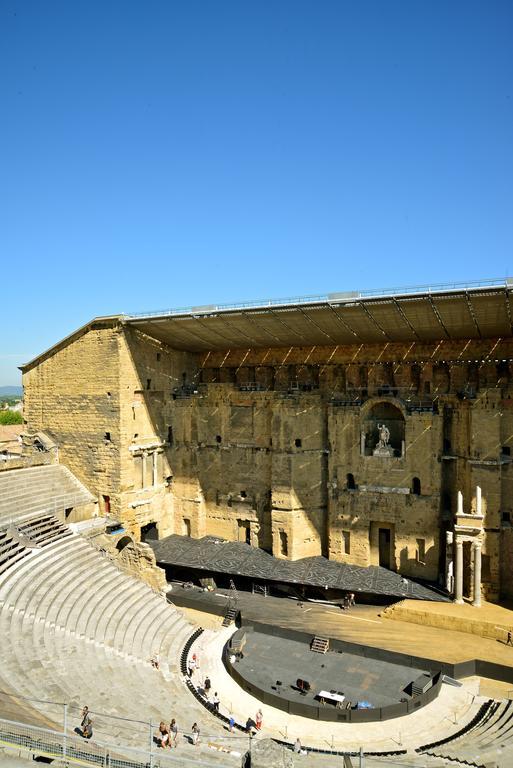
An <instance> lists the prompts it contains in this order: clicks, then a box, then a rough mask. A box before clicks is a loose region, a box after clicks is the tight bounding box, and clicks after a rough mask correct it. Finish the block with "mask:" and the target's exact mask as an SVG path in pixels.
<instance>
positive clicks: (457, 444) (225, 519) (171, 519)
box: [22, 280, 513, 602]
mask: <svg viewBox="0 0 513 768" xmlns="http://www.w3.org/2000/svg"><path fill="white" fill-rule="evenodd" d="M512 315H513V284H512V282H511V281H508V280H506V281H489V282H488V283H480V284H475V285H455V286H438V287H435V288H430V289H423V288H419V289H408V290H404V291H399V292H388V293H387V292H380V293H378V292H376V293H375V294H373V293H368V294H359V293H356V294H353V293H351V294H331V295H327V296H319V297H309V298H306V299H293V300H284V301H271V302H268V303H266V304H258V303H256V302H255V303H254V304H241V305H234V306H222V307H220V306H208V307H199V308H198V307H197V308H189V309H182V310H170V311H167V312H160V313H150V314H145V315H140V316H135V315H128V316H127V315H120V316H112V317H101V318H96V319H94V320H92V321H91V322H90V323H88V324H87V325H85V326H83V327H82V328H80V329H79V330H77V331H76V332H75V333H73V334H72V335H70V336H68V337H67V338H65V339H63V340H62V341H60V342H59V343H58V344H56V345H55V346H54V347H52V348H51V349H50V350H48V351H46V352H44V353H42V354H41V355H39V356H38V357H37V358H35V359H34V360H32V361H31V362H29V363H27V364H26V365H24V366H22V371H23V383H24V387H25V401H24V403H25V418H26V429H27V431H28V432H29V433H30V432H45V433H47V434H49V435H50V436H51V438H52V439H54V440H55V441H56V443H57V444H58V446H59V460H60V462H61V463H63V464H65V465H66V466H68V467H69V469H70V470H71V471H72V472H73V473H74V474H75V475H76V476H77V477H78V478H79V479H80V480H81V481H82V482H83V483H84V484H85V485H86V486H87V487H88V488H89V489H90V491H91V492H92V493H94V494H96V495H97V497H98V500H99V505H100V512H101V513H102V514H106V515H111V516H113V517H116V518H117V519H118V520H120V521H121V522H122V523H123V525H124V527H125V528H126V529H127V530H128V532H129V533H131V534H132V535H133V537H134V538H135V539H136V540H139V539H143V540H145V539H148V538H157V537H158V538H162V537H165V536H168V535H170V534H174V533H176V534H181V535H188V536H192V537H196V538H200V537H203V536H205V535H215V536H220V537H223V538H225V539H228V540H236V541H245V542H247V543H249V544H250V545H252V546H255V547H257V546H258V547H261V548H263V549H265V550H267V551H269V552H272V553H273V554H274V555H275V556H276V557H278V558H288V559H292V560H295V559H298V558H303V557H311V556H316V555H321V554H322V555H325V556H326V557H328V558H330V559H332V560H336V561H340V562H346V563H352V564H355V565H362V566H367V565H381V566H384V567H386V568H390V569H392V570H397V571H398V572H399V573H401V574H404V575H405V576H408V577H413V578H419V579H426V580H431V581H438V582H439V583H441V584H443V585H445V584H447V585H448V586H449V588H450V590H451V591H452V590H453V589H454V590H456V598H458V599H459V598H460V597H461V595H463V596H468V597H471V598H474V600H475V602H478V601H479V597H480V593H481V591H482V593H483V595H484V596H486V597H487V598H488V599H491V600H497V599H499V598H501V597H512V596H513V576H512V568H511V566H512V556H513V537H512V533H511V527H510V526H511V516H512V512H513V468H512V466H511V461H512V449H513V366H512V361H513V326H512ZM453 560H455V563H454V565H453ZM480 583H481V589H480V588H479V584H480Z"/></svg>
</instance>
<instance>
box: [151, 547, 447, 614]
mask: <svg viewBox="0 0 513 768" xmlns="http://www.w3.org/2000/svg"><path fill="white" fill-rule="evenodd" d="M148 544H150V545H151V547H152V549H153V551H154V552H155V557H156V559H157V563H158V564H159V565H162V566H165V565H173V566H179V567H182V568H190V569H193V570H201V571H208V572H211V573H227V574H233V575H236V576H246V577H248V578H250V579H260V580H262V581H273V582H279V583H283V584H297V585H300V584H301V585H306V586H312V587H320V588H321V589H322V588H324V587H327V588H328V589H337V590H347V591H351V592H361V593H365V594H371V595H383V596H384V595H386V596H390V597H401V598H406V597H408V598H411V599H418V600H440V601H442V600H443V601H445V600H447V598H445V597H444V596H442V595H440V594H439V593H438V592H435V591H434V590H431V589H429V588H426V587H424V586H422V585H421V584H416V583H415V582H414V581H410V580H409V579H404V578H402V577H401V576H399V574H397V573H394V572H392V571H389V570H388V569H386V568H380V567H379V566H370V567H368V568H363V567H361V566H357V565H349V564H347V563H337V562H334V561H333V560H327V559H326V558H325V557H320V556H319V557H305V558H303V559H301V560H295V561H293V562H291V561H289V560H280V559H278V558H276V557H273V556H272V555H269V554H267V552H264V551H263V550H261V549H257V548H255V547H250V546H249V545H248V544H245V543H243V542H236V541H224V540H223V539H219V538H217V537H215V536H205V537H204V538H202V539H191V538H189V537H187V536H178V535H176V534H173V535H172V536H168V537H167V538H165V539H161V540H160V541H148Z"/></svg>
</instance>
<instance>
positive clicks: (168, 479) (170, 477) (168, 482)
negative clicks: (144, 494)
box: [166, 475, 173, 488]
mask: <svg viewBox="0 0 513 768" xmlns="http://www.w3.org/2000/svg"><path fill="white" fill-rule="evenodd" d="M166 485H167V486H168V488H169V486H170V485H173V475H168V476H167V477H166Z"/></svg>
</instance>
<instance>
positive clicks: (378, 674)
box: [224, 626, 441, 722]
mask: <svg viewBox="0 0 513 768" xmlns="http://www.w3.org/2000/svg"><path fill="white" fill-rule="evenodd" d="M284 634H286V637H285V636H280V635H277V634H276V633H275V632H274V631H269V632H267V631H266V628H265V627H263V626H260V627H255V626H253V627H252V626H244V627H243V628H241V629H239V630H237V632H235V634H234V635H233V636H232V638H231V640H230V642H229V643H228V644H227V646H226V648H225V654H224V660H225V666H226V668H227V670H228V672H229V674H231V675H232V677H233V678H234V679H235V680H236V681H237V682H238V683H239V684H240V685H241V686H242V687H243V688H244V690H246V691H248V692H250V693H252V694H253V695H255V696H256V697H257V698H259V699H260V700H261V701H262V702H263V703H264V704H269V705H272V706H276V707H278V708H280V709H283V710H285V711H288V712H291V713H293V714H301V715H304V716H306V717H311V718H314V719H318V720H338V721H351V722H357V721H370V720H386V719H388V718H392V717H398V716H400V715H404V714H406V713H407V712H410V711H413V710H414V709H417V708H418V707H420V706H423V705H424V704H427V703H429V701H432V700H433V699H434V698H435V697H436V696H437V695H438V692H439V688H440V685H441V675H440V673H439V672H434V671H433V670H431V671H428V670H426V669H422V668H420V667H414V666H409V665H407V664H401V663H399V662H398V661H386V660H384V659H383V658H378V657H374V658H373V657H371V656H367V655H365V656H363V655H361V654H358V653H350V652H349V651H347V650H344V649H342V648H340V647H339V646H338V645H337V643H336V641H335V642H333V641H332V643H333V645H332V648H331V649H330V650H329V651H328V652H327V653H324V654H322V653H315V652H314V651H312V650H310V641H309V640H308V639H306V638H305V637H304V636H301V635H300V634H299V633H298V634H297V636H296V637H294V633H290V632H287V633H284ZM240 647H242V654H241V655H240V656H239V655H237V656H236V655H235V654H234V652H233V649H234V648H236V649H239V648H240ZM376 656H378V654H376ZM396 658H398V655H397V654H396ZM404 658H405V659H407V658H408V657H406V656H405V657H404ZM304 681H306V685H305V683H304ZM305 688H306V689H307V690H305ZM302 689H303V690H302ZM332 696H333V698H331V697H332Z"/></svg>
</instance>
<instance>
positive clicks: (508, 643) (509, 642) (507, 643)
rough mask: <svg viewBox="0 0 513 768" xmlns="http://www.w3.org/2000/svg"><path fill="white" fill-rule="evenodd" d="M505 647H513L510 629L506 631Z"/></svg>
mask: <svg viewBox="0 0 513 768" xmlns="http://www.w3.org/2000/svg"><path fill="white" fill-rule="evenodd" d="M506 645H513V637H512V635H511V629H508V636H507V638H506Z"/></svg>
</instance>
